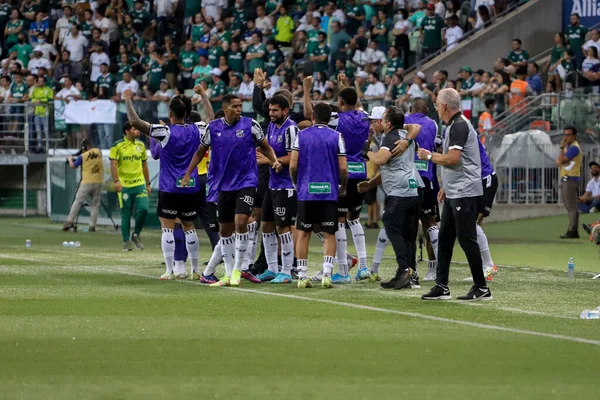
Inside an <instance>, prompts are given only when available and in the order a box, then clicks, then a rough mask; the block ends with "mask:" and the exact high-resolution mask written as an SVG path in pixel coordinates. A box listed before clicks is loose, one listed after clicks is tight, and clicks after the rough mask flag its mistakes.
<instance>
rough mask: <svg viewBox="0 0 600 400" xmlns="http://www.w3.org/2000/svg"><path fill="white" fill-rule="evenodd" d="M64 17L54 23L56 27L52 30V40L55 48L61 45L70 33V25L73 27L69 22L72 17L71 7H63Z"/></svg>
mask: <svg viewBox="0 0 600 400" xmlns="http://www.w3.org/2000/svg"><path fill="white" fill-rule="evenodd" d="M63 13H64V15H63V16H62V17H61V18H59V19H58V21H56V27H55V29H54V40H53V43H54V45H55V46H56V45H57V44H58V45H62V43H63V42H64V40H65V38H66V37H67V36H68V35H69V33H70V32H71V25H73V23H72V21H71V17H72V16H73V10H72V9H71V6H69V5H66V6H64V7H63Z"/></svg>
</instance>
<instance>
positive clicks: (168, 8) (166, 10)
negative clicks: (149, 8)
mask: <svg viewBox="0 0 600 400" xmlns="http://www.w3.org/2000/svg"><path fill="white" fill-rule="evenodd" d="M177 4H178V0H154V11H155V12H156V16H157V17H158V18H161V17H172V16H174V15H175V10H177Z"/></svg>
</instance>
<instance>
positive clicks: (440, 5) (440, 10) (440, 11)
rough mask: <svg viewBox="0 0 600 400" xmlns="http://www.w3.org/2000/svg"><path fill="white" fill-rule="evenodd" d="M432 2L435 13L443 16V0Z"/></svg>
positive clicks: (444, 12)
mask: <svg viewBox="0 0 600 400" xmlns="http://www.w3.org/2000/svg"><path fill="white" fill-rule="evenodd" d="M433 4H434V5H435V14H436V15H439V16H440V17H441V18H444V17H445V16H446V5H445V4H444V2H443V1H442V0H433Z"/></svg>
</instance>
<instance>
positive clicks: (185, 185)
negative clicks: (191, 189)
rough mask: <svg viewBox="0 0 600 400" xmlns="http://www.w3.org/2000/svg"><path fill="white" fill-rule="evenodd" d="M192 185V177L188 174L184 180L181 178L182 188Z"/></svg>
mask: <svg viewBox="0 0 600 400" xmlns="http://www.w3.org/2000/svg"><path fill="white" fill-rule="evenodd" d="M189 185H190V176H189V175H188V174H187V173H186V174H185V175H184V176H183V178H181V187H188V186H189Z"/></svg>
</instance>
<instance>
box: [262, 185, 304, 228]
mask: <svg viewBox="0 0 600 400" xmlns="http://www.w3.org/2000/svg"><path fill="white" fill-rule="evenodd" d="M297 208H298V200H297V197H296V191H295V190H294V189H269V190H268V191H267V193H266V194H265V198H264V200H263V204H262V220H263V221H264V222H273V221H274V222H275V225H277V226H292V225H295V224H296V211H297Z"/></svg>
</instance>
